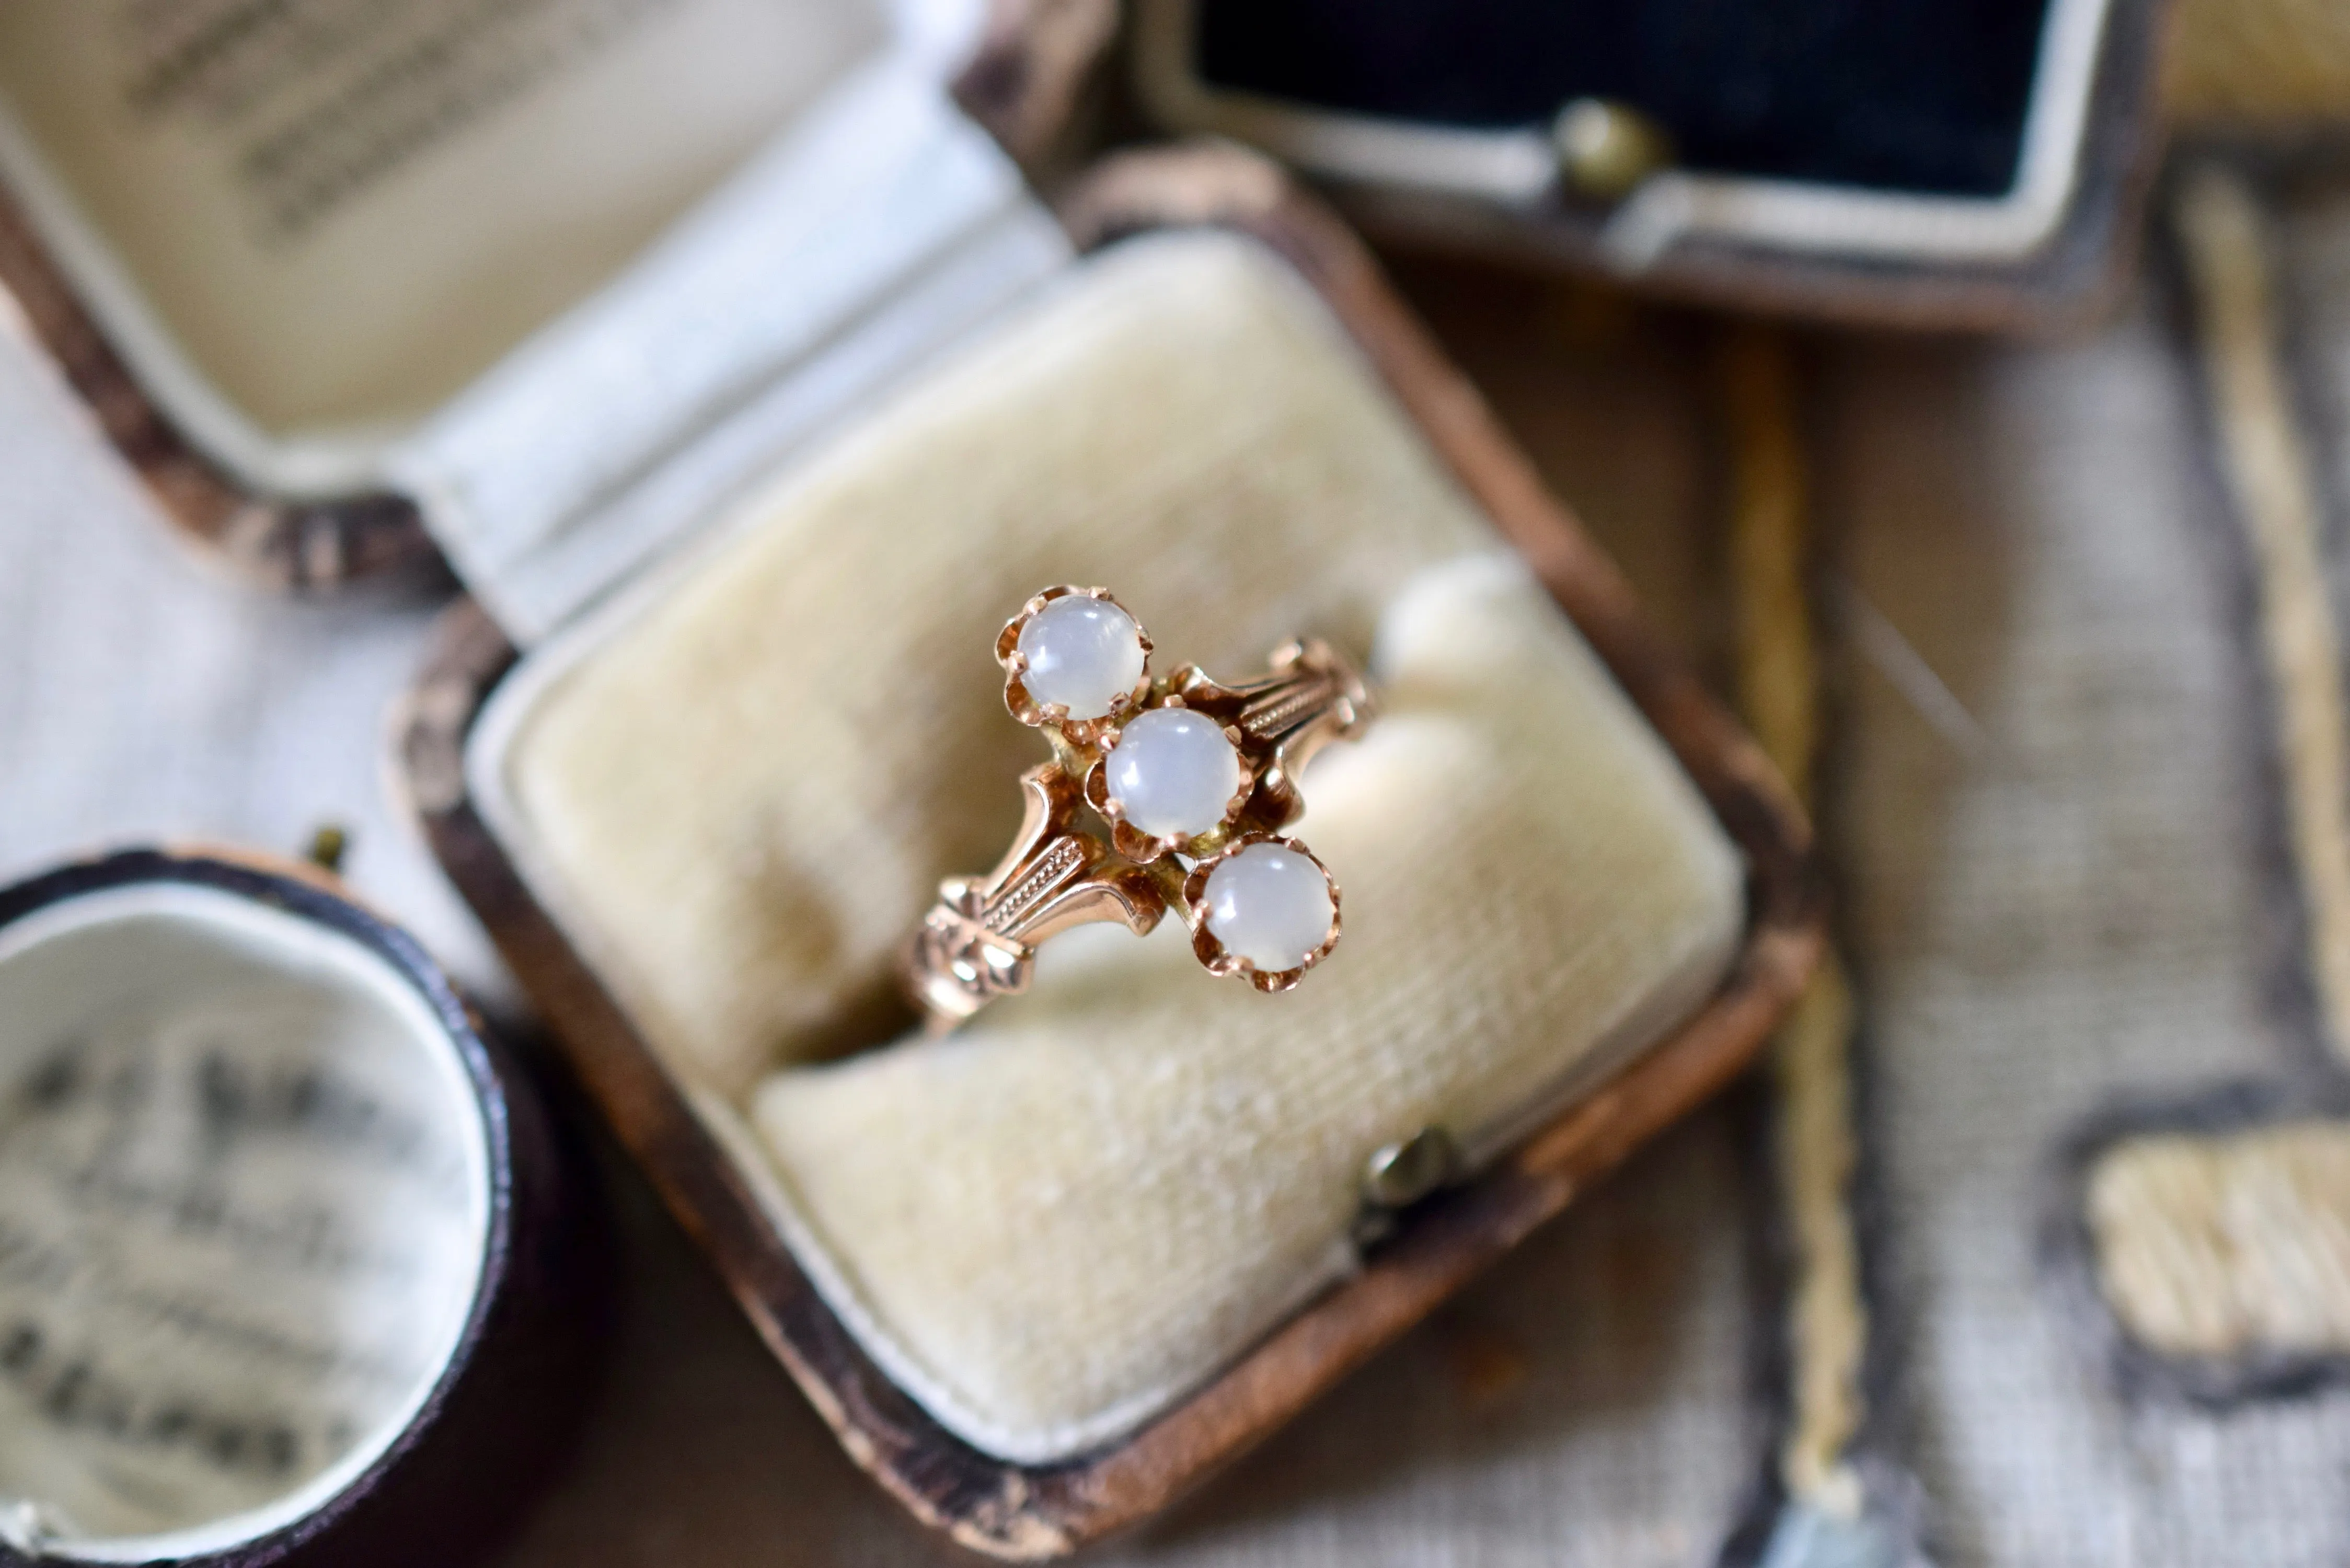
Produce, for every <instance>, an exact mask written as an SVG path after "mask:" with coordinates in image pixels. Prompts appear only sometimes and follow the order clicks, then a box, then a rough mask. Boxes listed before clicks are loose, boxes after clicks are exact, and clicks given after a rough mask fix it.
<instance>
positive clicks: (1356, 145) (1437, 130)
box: [1132, 0, 2163, 330]
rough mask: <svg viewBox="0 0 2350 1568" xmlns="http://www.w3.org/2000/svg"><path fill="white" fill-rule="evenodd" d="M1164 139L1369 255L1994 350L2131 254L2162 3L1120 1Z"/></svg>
mask: <svg viewBox="0 0 2350 1568" xmlns="http://www.w3.org/2000/svg"><path fill="white" fill-rule="evenodd" d="M1135 11H1136V16H1135V20H1134V24H1133V29H1132V31H1133V49H1132V71H1133V78H1134V82H1135V86H1136V89H1137V94H1138V97H1139V99H1140V100H1141V103H1142V105H1143V107H1144V109H1146V111H1147V112H1148V113H1149V115H1150V116H1151V117H1152V118H1153V119H1155V120H1156V121H1157V122H1158V124H1159V126H1160V127H1162V128H1163V129H1166V130H1172V131H1177V132H1183V133H1212V134H1215V135H1221V136H1229V137H1232V138H1234V139H1236V140H1242V141H1245V142H1248V143H1251V144H1253V145H1254V146H1256V147H1259V148H1261V149H1263V150H1264V151H1267V152H1270V153H1272V154H1273V155H1274V156H1275V157H1278V158H1281V159H1284V160H1285V161H1288V162H1290V163H1292V164H1294V165H1295V166H1296V167H1297V168H1299V169H1300V170H1302V171H1305V172H1307V173H1309V174H1312V175H1313V176H1315V178H1317V179H1321V180H1324V181H1326V182H1328V183H1329V184H1330V186H1331V187H1332V189H1333V191H1334V192H1335V194H1336V196H1337V197H1338V198H1339V199H1340V201H1341V202H1343V204H1344V206H1345V208H1346V210H1347V213H1348V214H1349V215H1350V216H1351V217H1353V218H1355V219H1356V220H1357V222H1358V223H1361V224H1362V225H1363V226H1364V227H1365V228H1366V229H1367V230H1368V231H1370V232H1371V233H1373V234H1376V235H1378V236H1379V237H1381V238H1392V239H1394V240H1396V241H1398V242H1399V243H1409V244H1415V245H1419V246H1424V247H1426V246H1432V247H1436V248H1441V249H1447V250H1452V251H1458V252H1462V253H1474V254H1482V255H1486V256H1491V257H1496V258H1500V259H1504V260H1514V261H1516V262H1518V263H1519V264H1521V265H1535V266H1541V267H1554V268H1565V269H1567V270H1571V271H1582V272H1586V273H1592V274H1596V275H1603V276H1607V277H1611V278H1614V279H1616V280H1617V281H1619V282H1622V283H1626V284H1628V285H1630V286H1637V287H1640V288H1643V289H1648V290H1652V291H1655V292H1657V293H1660V294H1664V295H1667V296H1674V297H1678V298H1683V299H1689V300H1692V301H1698V302H1702V303H1705V304H1709V305H1714V306H1726V307H1729V308H1731V309H1736V310H1747V311H1768V312H1773V313H1782V314H1795V315H1804V316H1813V317H1825V318H1828V319H1832V320H1836V321H1843V322H1851V323H1856V324H1863V325H1885V326H1913V327H1970V328H1990V329H1999V330H2012V329H2016V328H2027V327H2034V326H2040V325H2045V324H2049V323H2054V322H2061V321H2064V320H2067V319H2071V318H2074V317H2079V316H2081V315H2083V314H2084V313H2085V312H2087V311H2089V310H2091V309H2093V308H2094V307H2095V306H2097V305H2098V304H2100V303H2102V302H2103V300H2104V299H2106V297H2108V296H2110V294H2111V293H2112V291H2113V289H2114V288H2115V287H2116V286H2117V283H2118V279H2119V276H2120V275H2121V272H2122V270H2123V268H2124V266H2125V265H2126V261H2127V260H2128V258H2129V256H2130V255H2131V254H2133V252H2134V248H2135V243H2136V242H2135V233H2136V230H2137V216H2138V213H2139V212H2140V209H2141V207H2142V203H2143V198H2144V192H2145V187H2146V185H2147V181H2148V180H2149V179H2150V178H2151V175H2152V172H2153V170H2154V166H2155V162H2156V159H2157V157H2158V152H2159V148H2160V143H2161V138H2160V136H2159V135H2158V134H2157V133H2156V130H2155V126H2156V118H2157V115H2156V109H2157V105H2156V103H2155V91H2154V78H2155V69H2154V67H2155V63H2156V59H2157V56H2158V43H2159V36H2160V23H2161V16H2162V11H2163V7H2162V6H2161V5H2159V4H2158V3H2156V0H1992V3H1991V4H1986V5H1967V6H1937V5H1911V4H1893V3H1887V4H1883V5H1866V6H1851V5H1838V4H1833V3H1830V0H1795V3H1793V4H1787V3H1781V4H1774V5H1767V6H1723V5H1714V4H1710V3H1708V0H1649V3H1646V4H1642V5H1638V6H1633V7H1627V6H1622V5H1601V4H1582V5H1555V4H1552V5H1544V4H1541V3H1540V0H1473V3H1471V4H1465V5H1464V4H1462V3H1461V0H1407V3H1405V4H1401V5H1393V4H1390V5H1381V6H1379V7H1378V9H1377V10H1376V12H1367V11H1366V10H1365V9H1364V8H1363V7H1361V6H1359V5H1347V4H1346V3H1345V0H1271V3H1269V4H1268V3H1263V0H1138V3H1137V5H1136V7H1135Z"/></svg>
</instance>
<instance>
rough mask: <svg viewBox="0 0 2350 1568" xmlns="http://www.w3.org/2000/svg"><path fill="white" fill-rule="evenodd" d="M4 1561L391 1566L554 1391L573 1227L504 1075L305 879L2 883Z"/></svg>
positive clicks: (448, 1002) (550, 1141)
mask: <svg viewBox="0 0 2350 1568" xmlns="http://www.w3.org/2000/svg"><path fill="white" fill-rule="evenodd" d="M0 1096H5V1100H0V1563H11V1564H15V1563H43V1564H48V1565H52V1568H55V1565H58V1564H63V1565H66V1568H78V1565H80V1564H86V1563H159V1562H171V1563H202V1564H206V1565H219V1568H244V1565H246V1564H260V1563H315V1564H335V1565H337V1568H346V1565H349V1564H358V1563H382V1564H385V1565H387V1568H389V1565H390V1564H396V1563H421V1562H456V1561H462V1560H463V1556H464V1554H465V1552H467V1551H468V1550H470V1549H471V1548H472V1547H473V1546H474V1545H476V1544H478V1543H479V1542H483V1541H484V1540H488V1539H494V1535H495V1532H496V1531H497V1530H498V1528H499V1526H500V1524H501V1523H502V1522H503V1521H504V1517H505V1516H506V1515H507V1514H508V1512H509V1511H510V1509H509V1504H510V1501H511V1499H512V1496H513V1494H514V1493H515V1491H516V1490H517V1489H518V1488H520V1487H522V1486H523V1485H524V1484H525V1482H526V1481H527V1480H530V1479H532V1477H533V1475H534V1473H535V1472H536V1471H538V1470H541V1469H544V1467H545V1464H546V1461H547V1460H548V1459H551V1458H552V1457H553V1456H554V1454H555V1452H556V1449H557V1447H558V1446H559V1436H560V1428H561V1427H562V1426H563V1424H564V1423H565V1421H566V1420H567V1417H569V1416H570V1414H571V1413H572V1411H573V1410H574V1409H575V1408H576V1400H575V1399H574V1398H573V1397H572V1396H571V1391H572V1390H574V1389H576V1388H577V1386H578V1385H579V1382H580V1376H579V1374H580V1369H581V1367H582V1366H583V1365H584V1359H583V1358H584V1356H585V1355H587V1353H588V1352H589V1350H590V1348H591V1342H592V1339H593V1334H594V1324H595V1322H596V1314H595V1311H594V1303H595V1301H596V1300H597V1295H596V1292H597V1288H598V1271H597V1269H596V1267H595V1264H594V1262H593V1260H594V1259H595V1257H596V1256H597V1250H596V1243H595V1241H594V1239H593V1238H592V1237H591V1236H588V1235H587V1234H586V1233H585V1232H584V1231H582V1229H581V1227H580V1225H579V1220H580V1219H581V1218H582V1217H583V1215H584V1214H586V1213H588V1212H592V1210H583V1208H582V1207H581V1205H580V1203H579V1202H578V1195H577V1193H576V1192H575V1191H574V1190H572V1188H573V1184H574V1182H575V1181H576V1178H575V1177H574V1176H573V1175H571V1174H569V1172H570V1169H571V1168H570V1166H569V1164H568V1162H567V1159H566V1158H565V1157H564V1155H563V1147H562V1144H561V1142H560V1140H558V1139H557V1138H556V1137H555V1136H554V1134H553V1130H552V1128H551V1127H550V1125H549V1123H548V1122H547V1120H546V1115H545V1112H544V1111H543V1110H542V1108H541V1107H540V1105H539V1103H538V1101H537V1099H536V1096H535V1095H534V1092H533V1090H532V1087H531V1085H530V1083H529V1081H528V1079H527V1078H526V1077H525V1076H524V1075H521V1074H520V1073H518V1072H517V1070H516V1068H515V1063H514V1061H513V1059H512V1058H511V1057H510V1056H509V1055H508V1054H506V1052H505V1050H504V1048H503V1047H502V1046H501V1045H499V1044H497V1043H496V1041H495V1040H494V1039H493V1038H492V1037H491V1036H489V1035H488V1034H486V1033H484V1031H483V1030H482V1029H481V1027H480V1025H479V1023H477V1022H476V1020H475V1019H474V1017H473V1013H472V1012H471V1011H470V1010H469V1009H468V1008H467V1007H466V1005H465V1003H464V1002H463V1000H462V999H461V998H460V997H459V996H458V994H457V993H456V992H455V991H454V990H453V989H452V987H451V985H450V983H449V981H448V979H447V977H446V976H445V975H443V974H442V972H441V971H440V970H439V969H438V968H437V967H435V966H434V965H433V963H432V961H431V960H429V959H427V958H426V957H425V956H424V954H423V953H422V951H421V950H419V949H418V948H417V946H416V944H415V943H414V942H413V941H411V940H410V939H408V938H407V937H406V936H405V935H403V934H402V933H400V931H399V930H397V929H394V928H392V927H390V926H389V925H387V924H385V923H384V922H383V921H382V920H381V919H379V918H378V917H376V916H375V915H373V914H371V913H369V911H368V910H366V909H362V908H360V907H359V905H357V904H355V903H353V902H352V901H351V900H350V899H349V898H347V897H346V896H345V895H344V894H343V893H342V892H341V890H340V889H339V888H338V886H337V885H336V884H334V883H333V882H332V881H331V880H330V879H329V878H328V877H325V876H323V875H321V874H320V873H318V872H317V871H315V870H312V869H309V868H307V867H296V866H292V865H286V864H278V863H272V862H266V861H262V860H257V859H255V858H254V857H248V856H244V855H239V854H229V853H208V852H200V851H161V850H133V851H126V852H122V853H119V854H115V855H110V856H108V857H103V858H99V859H95V860H90V861H86V862H80V863H77V864H73V865H68V866H66V867H60V868H59V869H57V870H55V871H52V872H49V873H47V874H46V875H43V876H40V877H35V878H33V879H32V880H30V881H27V882H23V883H20V884H18V885H16V886H15V887H12V888H5V889H0Z"/></svg>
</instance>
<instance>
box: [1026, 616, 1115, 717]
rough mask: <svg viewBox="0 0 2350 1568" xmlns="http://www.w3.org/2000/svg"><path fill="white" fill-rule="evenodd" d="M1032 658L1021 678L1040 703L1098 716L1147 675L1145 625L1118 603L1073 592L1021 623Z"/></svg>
mask: <svg viewBox="0 0 2350 1568" xmlns="http://www.w3.org/2000/svg"><path fill="white" fill-rule="evenodd" d="M1019 646H1020V651H1021V653H1023V654H1024V655H1025V656H1026V658H1027V660H1028V670H1027V673H1026V674H1024V675H1023V676H1022V677H1021V679H1022V680H1023V681H1024V682H1025V683H1026V685H1027V687H1028V695H1029V696H1030V697H1032V698H1034V699H1035V701H1036V703H1037V705H1038V706H1039V707H1050V706H1051V705H1052V704H1054V703H1055V702H1058V703H1061V704H1063V705H1065V706H1066V708H1067V709H1068V710H1069V717H1070V718H1072V719H1098V718H1100V717H1102V716H1103V715H1104V714H1106V713H1107V712H1108V711H1109V710H1110V704H1111V703H1113V702H1115V701H1118V699H1119V698H1120V697H1123V696H1125V695H1126V694H1127V693H1128V692H1130V691H1133V690H1134V683H1135V682H1136V681H1138V680H1141V679H1142V663H1143V653H1142V629H1141V628H1139V627H1138V626H1136V625H1135V624H1134V618H1133V617H1132V616H1129V615H1128V614H1127V613H1126V612H1125V611H1124V610H1122V609H1120V608H1118V607H1117V606H1116V605H1114V604H1109V603H1107V602H1106V601H1104V600H1101V599H1094V598H1087V597H1085V596H1084V595H1083V594H1068V595H1065V596H1064V597H1060V598H1057V599H1055V600H1054V601H1053V602H1052V603H1050V604H1048V605H1046V606H1045V607H1044V608H1043V609H1040V610H1038V611H1037V612H1036V613H1035V615H1034V616H1032V617H1030V618H1029V620H1028V624H1027V625H1026V626H1024V627H1022V628H1020V644H1019Z"/></svg>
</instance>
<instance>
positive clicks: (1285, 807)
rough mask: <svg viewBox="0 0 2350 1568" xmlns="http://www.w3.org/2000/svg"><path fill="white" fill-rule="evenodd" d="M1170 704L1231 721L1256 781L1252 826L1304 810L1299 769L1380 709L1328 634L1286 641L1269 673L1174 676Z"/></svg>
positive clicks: (1273, 825) (1186, 670)
mask: <svg viewBox="0 0 2350 1568" xmlns="http://www.w3.org/2000/svg"><path fill="white" fill-rule="evenodd" d="M1168 689H1169V692H1170V695H1169V696H1168V698H1167V701H1168V702H1169V703H1170V704H1173V703H1176V702H1179V701H1180V703H1181V704H1183V705H1184V706H1187V707H1190V708H1191V709H1194V710H1196V711H1199V712H1202V713H1205V714H1208V715H1209V716H1210V717H1211V718H1215V719H1218V720H1221V721H1222V722H1223V724H1224V732H1225V733H1226V734H1228V735H1230V736H1231V737H1232V743H1233V744H1234V745H1235V746H1238V747H1239V748H1240V753H1241V761H1242V763H1243V764H1244V765H1245V766H1246V767H1247V769H1248V772H1249V774H1251V776H1252V777H1253V779H1254V780H1255V782H1256V787H1255V790H1254V792H1253V799H1252V800H1251V801H1250V802H1249V803H1248V806H1247V810H1246V820H1245V824H1244V826H1248V827H1254V828H1259V829H1262V830H1263V831H1264V832H1267V833H1272V832H1277V831H1278V830H1280V829H1281V828H1284V827H1286V826H1289V825H1290V824H1291V823H1293V822H1295V821H1296V820H1297V819H1298V817H1299V816H1300V815H1304V813H1305V797H1304V796H1302V795H1301V794H1298V791H1297V775H1298V774H1301V773H1303V772H1304V771H1305V764H1306V763H1309V762H1311V761H1313V760H1314V755H1315V753H1317V752H1319V751H1321V749H1322V748H1323V747H1325V746H1326V745H1328V744H1329V743H1330V742H1333V741H1347V740H1353V739H1354V738H1355V737H1356V736H1357V735H1359V734H1361V733H1362V732H1363V731H1364V730H1365V729H1367V728H1368V727H1369V725H1370V722H1371V721H1372V720H1373V719H1375V718H1377V717H1378V704H1377V703H1375V702H1374V701H1372V700H1371V693H1370V688H1369V686H1368V684H1367V682H1366V681H1365V680H1363V677H1362V676H1361V675H1360V674H1359V673H1358V672H1357V670H1355V668H1354V667H1353V666H1352V665H1350V664H1348V663H1347V661H1346V660H1345V659H1341V658H1339V657H1338V655H1337V654H1336V653H1335V652H1333V651H1332V650H1331V648H1330V645H1329V644H1328V643H1326V642H1324V641H1322V640H1321V639H1318V638H1315V639H1306V640H1302V641H1297V642H1288V643H1284V644H1283V645H1282V646H1281V647H1280V648H1277V649H1274V654H1273V672H1272V673H1271V674H1270V675H1267V676H1266V677H1265V678H1264V679H1263V680H1252V681H1249V682H1247V683H1246V684H1244V685H1241V686H1224V685H1221V684H1219V683H1218V682H1216V681H1215V680H1211V679H1210V678H1209V676H1208V674H1207V672H1206V671H1205V670H1201V668H1200V667H1199V666H1198V665H1196V664H1187V665H1184V666H1183V667H1182V668H1181V669H1180V670H1176V671H1175V673H1174V674H1173V675H1172V676H1171V677H1170V678H1169V680H1168Z"/></svg>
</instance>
